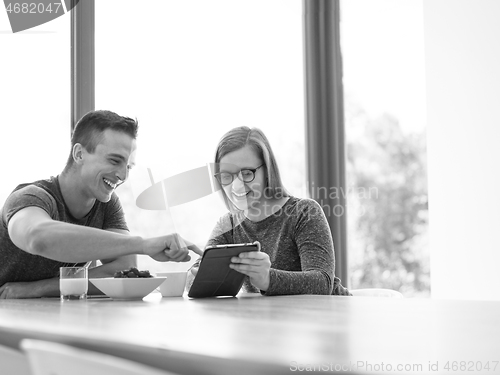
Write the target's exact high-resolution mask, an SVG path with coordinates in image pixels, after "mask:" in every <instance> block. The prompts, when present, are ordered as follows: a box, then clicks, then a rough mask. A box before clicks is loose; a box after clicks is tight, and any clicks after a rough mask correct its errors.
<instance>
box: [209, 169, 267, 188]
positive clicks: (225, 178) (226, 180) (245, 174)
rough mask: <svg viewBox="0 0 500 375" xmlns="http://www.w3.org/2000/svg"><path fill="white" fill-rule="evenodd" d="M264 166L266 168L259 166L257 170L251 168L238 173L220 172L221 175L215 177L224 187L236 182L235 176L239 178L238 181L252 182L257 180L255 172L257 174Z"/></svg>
mask: <svg viewBox="0 0 500 375" xmlns="http://www.w3.org/2000/svg"><path fill="white" fill-rule="evenodd" d="M263 166H264V164H262V165H259V166H258V167H257V168H253V169H250V168H247V169H241V170H240V171H239V172H236V173H230V172H219V173H216V174H214V177H215V178H216V179H217V181H219V182H220V184H221V185H223V186H226V185H229V184H231V183H232V182H233V181H234V176H236V177H238V179H240V180H241V181H243V182H252V181H253V180H255V172H257V169H259V168H261V167H263Z"/></svg>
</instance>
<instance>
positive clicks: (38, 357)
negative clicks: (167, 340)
mask: <svg viewBox="0 0 500 375" xmlns="http://www.w3.org/2000/svg"><path fill="white" fill-rule="evenodd" d="M21 348H22V349H23V350H24V352H25V353H26V355H27V356H28V359H29V363H30V366H31V371H32V373H33V375H67V374H71V375H89V374H91V375H174V374H173V373H171V372H167V371H163V370H160V369H157V368H154V367H149V366H146V365H144V364H142V363H137V362H133V361H130V360H128V359H123V358H120V357H115V356H111V355H108V354H102V353H98V352H93V351H90V350H85V349H80V348H76V347H73V346H70V345H65V344H60V343H55V342H49V341H42V340H32V339H24V340H22V341H21Z"/></svg>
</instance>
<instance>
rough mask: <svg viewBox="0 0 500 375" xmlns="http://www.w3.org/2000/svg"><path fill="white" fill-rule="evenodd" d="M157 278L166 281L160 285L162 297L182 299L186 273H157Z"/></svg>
mask: <svg viewBox="0 0 500 375" xmlns="http://www.w3.org/2000/svg"><path fill="white" fill-rule="evenodd" d="M156 275H157V276H161V277H166V278H167V280H166V281H165V282H164V283H163V284H161V285H160V293H161V295H162V297H182V294H183V293H184V288H185V287H186V276H187V271H182V272H177V271H172V272H157V273H156Z"/></svg>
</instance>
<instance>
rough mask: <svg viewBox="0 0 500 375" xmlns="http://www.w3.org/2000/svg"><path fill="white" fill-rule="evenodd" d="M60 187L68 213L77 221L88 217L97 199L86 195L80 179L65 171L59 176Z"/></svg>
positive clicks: (71, 172)
mask: <svg viewBox="0 0 500 375" xmlns="http://www.w3.org/2000/svg"><path fill="white" fill-rule="evenodd" d="M59 187H60V189H61V194H62V196H63V198H64V203H65V204H66V207H67V209H68V211H69V212H70V213H71V215H72V216H73V217H74V218H75V219H81V218H82V217H84V216H85V215H87V214H88V213H89V212H90V210H91V209H92V207H93V206H94V203H95V198H89V197H88V196H86V195H85V194H84V191H83V189H82V184H81V183H80V178H79V176H77V175H76V174H75V173H74V172H73V171H71V170H70V171H63V172H62V173H61V174H60V175H59Z"/></svg>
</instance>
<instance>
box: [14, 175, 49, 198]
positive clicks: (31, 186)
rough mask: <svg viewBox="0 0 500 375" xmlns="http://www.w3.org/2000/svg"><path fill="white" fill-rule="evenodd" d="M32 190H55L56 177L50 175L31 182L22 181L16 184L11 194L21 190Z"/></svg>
mask: <svg viewBox="0 0 500 375" xmlns="http://www.w3.org/2000/svg"><path fill="white" fill-rule="evenodd" d="M21 190H22V192H26V191H32V192H42V191H46V192H49V193H53V194H54V193H56V192H57V177H50V178H48V179H45V180H37V181H33V182H27V183H22V184H19V185H17V186H16V188H15V189H14V190H13V191H12V193H11V194H13V193H15V192H18V191H21Z"/></svg>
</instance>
